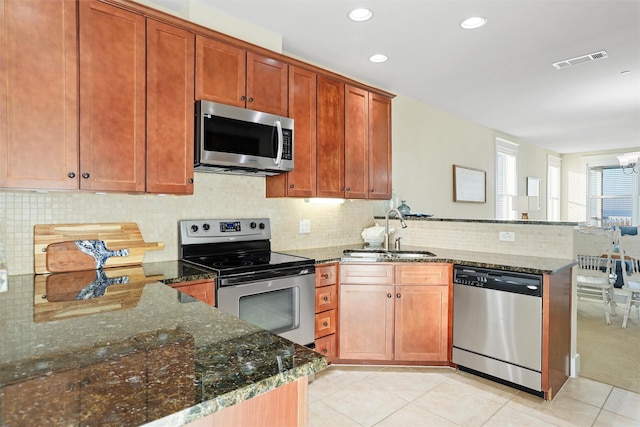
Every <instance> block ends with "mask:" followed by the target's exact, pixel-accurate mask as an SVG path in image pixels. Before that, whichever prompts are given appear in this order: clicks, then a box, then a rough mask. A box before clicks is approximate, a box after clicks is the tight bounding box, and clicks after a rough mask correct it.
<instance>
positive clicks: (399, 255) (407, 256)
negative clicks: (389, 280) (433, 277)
mask: <svg viewBox="0 0 640 427" xmlns="http://www.w3.org/2000/svg"><path fill="white" fill-rule="evenodd" d="M342 255H343V257H342V260H343V261H345V260H347V261H351V260H353V261H393V260H420V259H426V258H432V257H434V256H436V254H434V253H433V252H429V251H385V250H353V249H346V250H344V251H343V252H342Z"/></svg>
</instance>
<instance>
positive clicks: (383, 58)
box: [369, 53, 389, 62]
mask: <svg viewBox="0 0 640 427" xmlns="http://www.w3.org/2000/svg"><path fill="white" fill-rule="evenodd" d="M387 59H389V58H387V55H383V54H381V53H376V54H375V55H371V57H370V58H369V61H371V62H384V61H386V60H387Z"/></svg>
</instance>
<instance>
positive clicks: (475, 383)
mask: <svg viewBox="0 0 640 427" xmlns="http://www.w3.org/2000/svg"><path fill="white" fill-rule="evenodd" d="M447 381H448V382H450V383H452V384H455V385H456V386H457V387H464V390H467V392H468V393H473V394H479V395H481V396H483V397H485V398H487V399H490V400H495V401H496V402H500V403H504V402H506V401H507V400H509V399H510V398H512V397H513V396H515V395H516V394H517V393H518V390H516V389H514V388H513V387H509V386H506V385H504V384H500V383H497V382H495V381H491V380H489V379H486V378H482V377H480V376H478V375H473V374H470V373H468V372H463V371H458V374H457V375H453V376H450V377H447Z"/></svg>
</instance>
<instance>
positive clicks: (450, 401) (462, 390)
mask: <svg viewBox="0 0 640 427" xmlns="http://www.w3.org/2000/svg"><path fill="white" fill-rule="evenodd" d="M414 402H415V403H416V404H417V405H420V406H421V407H423V408H425V409H428V410H429V411H431V412H433V413H435V414H437V415H440V416H441V417H443V418H445V419H447V420H449V421H452V422H454V423H456V424H459V425H464V426H480V425H482V424H483V423H484V422H486V421H487V420H488V419H489V418H491V416H492V415H493V414H495V413H496V412H497V411H498V410H499V409H500V408H501V407H502V406H503V405H504V404H505V403H506V402H507V399H504V400H503V401H498V400H497V399H496V398H495V397H492V396H487V395H486V394H484V393H478V392H477V390H474V388H473V387H472V386H470V385H467V384H464V383H460V382H458V383H456V382H450V381H444V382H442V383H441V384H439V385H437V386H436V387H434V388H433V389H431V390H430V391H428V392H427V393H425V394H423V395H422V396H420V397H419V398H417V399H416V400H415V401H414Z"/></svg>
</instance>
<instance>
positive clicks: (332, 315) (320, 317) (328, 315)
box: [316, 310, 337, 338]
mask: <svg viewBox="0 0 640 427" xmlns="http://www.w3.org/2000/svg"><path fill="white" fill-rule="evenodd" d="M336 320H337V317H336V311H335V310H329V311H325V312H323V313H318V314H316V338H320V337H324V336H327V335H331V334H335V333H336Z"/></svg>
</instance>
